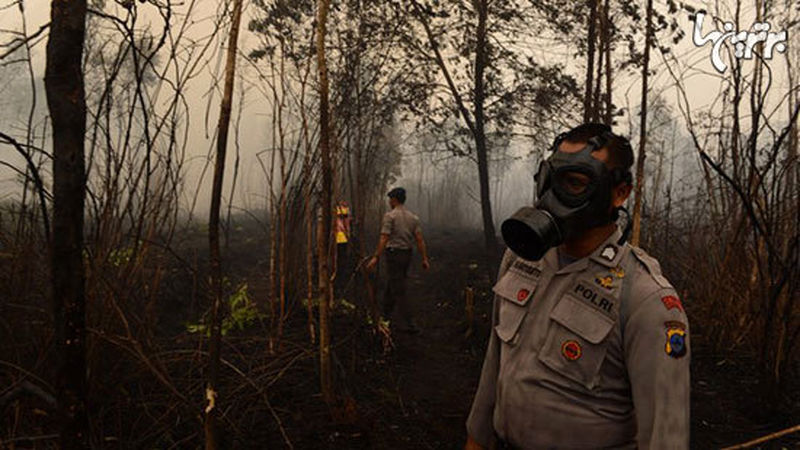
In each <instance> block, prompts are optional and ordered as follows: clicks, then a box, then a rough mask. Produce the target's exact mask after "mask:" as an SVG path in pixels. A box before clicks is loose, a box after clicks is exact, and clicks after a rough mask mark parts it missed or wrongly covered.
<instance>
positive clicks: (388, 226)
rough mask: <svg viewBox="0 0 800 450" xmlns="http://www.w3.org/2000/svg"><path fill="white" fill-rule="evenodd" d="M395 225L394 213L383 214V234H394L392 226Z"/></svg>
mask: <svg viewBox="0 0 800 450" xmlns="http://www.w3.org/2000/svg"><path fill="white" fill-rule="evenodd" d="M393 226H394V221H393V220H392V215H391V214H389V213H386V214H384V215H383V221H381V234H392V227H393Z"/></svg>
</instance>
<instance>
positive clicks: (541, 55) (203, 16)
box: [0, 0, 800, 217]
mask: <svg viewBox="0 0 800 450" xmlns="http://www.w3.org/2000/svg"><path fill="white" fill-rule="evenodd" d="M6 3H8V2H6ZM6 3H0V8H2V7H3V6H4V5H5V4H6ZM187 3H188V2H183V3H182V4H183V5H184V6H183V7H185V5H186V4H187ZM642 3H644V2H642ZM656 3H657V5H659V4H661V3H663V2H660V1H659V2H656ZM690 3H692V4H693V5H695V6H698V7H699V6H701V5H702V2H690ZM780 3H782V2H780ZM49 4H50V2H49V1H47V0H26V1H25V17H26V19H27V22H28V23H27V28H28V31H29V32H33V31H35V30H37V29H39V27H40V26H41V25H43V24H45V23H46V22H47V21H48V20H49V12H50V7H49ZM108 4H109V6H108V7H107V9H106V10H107V11H113V10H114V8H117V9H118V10H119V9H120V8H119V7H118V6H116V5H115V4H114V2H113V1H109V2H108ZM197 4H198V9H197V13H196V14H194V17H195V20H196V21H197V24H196V25H195V26H194V28H193V30H192V36H193V37H195V38H198V39H199V38H202V37H203V36H207V35H208V34H209V33H210V31H211V28H212V27H213V22H212V21H211V20H210V19H211V18H212V17H213V16H214V14H215V11H216V10H217V7H218V6H219V3H218V2H217V1H212V0H198V3H197ZM714 4H721V5H722V7H721V10H722V12H721V14H720V18H721V19H723V20H732V18H733V12H732V8H733V6H734V2H733V1H732V0H727V1H721V2H714V3H712V4H710V5H709V6H707V9H709V11H711V12H712V13H713V12H714V9H713V7H714ZM753 4H754V2H753ZM148 7H150V8H152V7H151V6H150V5H148V4H141V5H139V8H140V10H141V11H146V10H147V9H148ZM659 7H660V8H661V9H662V10H663V9H665V7H664V5H661V6H659ZM776 8H778V7H776ZM179 9H180V8H179ZM255 13H257V12H256V11H255V8H254V7H253V5H247V3H246V10H245V18H247V17H249V16H252V15H253V14H255ZM143 14H147V13H146V12H145V13H143ZM753 18H754V17H753V7H752V6H749V7H745V8H743V20H742V26H741V27H742V28H743V29H748V28H750V25H751V24H752V22H753ZM708 19H709V18H708V17H707V19H706V23H705V25H704V33H707V32H708V31H709V30H710V29H711V26H712V24H711V21H710V20H708ZM246 23H247V20H246V19H245V20H244V21H243V25H244V26H243V30H242V33H241V35H240V41H239V45H240V47H241V48H242V50H243V52H247V51H248V50H249V49H252V48H254V47H255V46H256V45H257V43H258V39H257V37H256V36H254V35H253V34H252V33H251V32H249V31H247V28H246ZM679 24H680V27H681V28H682V29H683V31H684V32H685V33H686V37H685V38H684V39H683V41H682V42H681V43H680V44H679V45H678V46H677V47H676V48H675V49H674V53H675V54H676V55H677V57H678V59H679V61H680V63H681V65H683V66H691V67H694V68H695V70H693V71H691V72H687V76H688V78H687V79H686V80H685V81H686V87H687V93H688V98H689V101H690V105H691V108H692V109H693V114H697V113H698V112H701V111H708V112H712V113H713V111H714V109H715V108H716V107H717V106H716V105H714V104H713V103H712V102H713V101H714V100H715V99H716V98H717V96H718V93H719V91H720V88H721V86H722V85H723V80H724V78H725V77H727V76H730V72H726V73H724V74H719V73H717V72H716V71H715V70H714V69H713V67H712V65H711V60H710V55H711V46H710V45H709V44H707V45H706V46H705V47H702V48H697V47H695V46H694V45H693V44H692V29H693V25H694V24H693V22H691V21H690V20H689V18H688V15H687V14H686V13H681V14H680V16H679ZM776 28H778V27H777V25H774V26H773V30H772V31H778V30H776ZM9 29H10V30H20V29H21V18H20V11H19V10H18V9H17V8H16V7H10V8H4V9H0V30H9ZM9 36H10V35H9V34H7V33H5V34H0V40H1V41H7V40H9V39H10V37H9ZM45 43H46V40H45V39H42V40H40V41H38V44H37V45H36V47H35V48H34V50H33V55H34V71H35V75H36V78H37V81H38V87H39V89H38V92H37V99H38V100H37V101H38V107H37V110H36V115H37V117H38V120H39V121H41V120H43V115H44V114H46V100H45V95H44V90H43V86H42V83H41V81H42V78H43V72H44V62H45V61H44V46H45ZM788 45H789V48H790V51H791V49H792V48H795V47H797V46H798V45H800V41H799V40H798V36H797V35H796V34H792V33H790V35H789V43H788ZM529 50H530V51H532V52H533V53H534V54H535V55H536V56H537V58H538V59H539V60H541V61H545V62H560V63H563V64H564V65H565V66H566V67H567V68H568V70H569V71H571V72H574V73H575V75H576V76H578V77H579V78H578V79H579V80H580V79H582V76H583V71H584V70H585V69H584V68H583V67H584V64H585V60H582V59H576V58H575V57H574V56H573V53H574V52H573V50H572V49H569V48H566V47H563V46H561V47H559V46H555V45H553V44H552V42H550V43H549V44H545V41H544V40H543V42H542V44H541V45H538V43H535V42H534V43H532V45H531V46H530V49H529ZM218 53H220V52H218ZM769 64H770V68H771V69H772V72H773V73H774V76H775V78H774V80H773V91H772V92H773V94H772V95H771V96H770V98H769V99H768V103H770V104H774V103H775V102H777V101H779V100H780V99H781V98H782V96H784V95H785V94H786V92H787V86H786V66H785V59H784V54H777V55H776V57H775V58H774V59H773V60H772V61H770V63H769ZM651 66H652V67H653V70H654V72H655V75H654V76H653V77H652V78H651V80H652V81H651V83H652V86H653V89H652V94H651V95H655V94H657V93H658V94H661V95H663V96H664V98H665V99H666V100H667V102H668V103H670V104H672V105H676V103H675V102H676V101H677V98H678V96H677V92H676V90H675V89H674V88H672V86H673V80H672V78H671V77H670V75H669V73H668V72H667V70H665V68H664V64H663V62H662V59H661V57H660V55H659V54H658V52H653V53H652V64H651ZM216 67H221V66H218V64H217V60H216V59H215V60H214V61H213V62H212V64H209V70H208V71H206V72H204V74H203V75H202V76H200V77H198V78H196V79H194V80H193V81H192V82H191V83H190V87H189V90H188V91H187V92H186V98H187V100H188V102H189V105H190V110H191V114H192V117H191V120H192V122H191V123H192V126H191V130H190V133H189V136H190V137H189V145H188V149H189V159H190V161H191V162H190V164H189V172H188V176H187V186H186V187H187V194H188V195H191V194H193V192H194V189H195V186H196V184H197V182H198V180H199V174H200V172H201V170H202V168H203V166H204V164H205V161H206V159H205V156H206V155H207V154H208V152H209V149H210V147H211V145H212V143H213V142H212V137H213V130H214V127H215V126H216V115H217V110H218V108H219V102H218V98H215V99H214V100H213V102H212V104H211V109H210V116H209V121H208V129H206V127H205V125H204V120H203V119H204V116H205V109H206V105H207V103H208V97H207V96H206V95H205V94H206V93H207V92H206V91H208V89H209V86H211V84H212V78H211V75H210V72H211V71H213V70H215V68H216ZM239 67H240V68H241V69H243V70H244V71H245V72H244V76H245V78H247V77H248V75H253V74H254V72H253V71H252V69H251V68H248V67H246V65H245V64H241V63H240V65H239ZM751 67H752V63H751V62H750V63H746V64H745V69H746V70H749V69H748V68H751ZM729 70H730V69H729ZM8 74H9V70H8V68H5V69H3V68H0V77H5V78H6V79H5V80H0V130H2V131H4V132H6V133H9V134H12V135H16V136H24V125H25V123H26V121H27V113H28V108H29V103H28V101H26V99H25V98H20V96H19V95H18V94H16V95H15V93H13V92H12V93H9V89H8V88H9V85H10V83H9V76H8ZM12 87H13V90H17V91H18V90H20V89H22V90H24V89H27V90H28V91H29V90H30V88H29V81H27V80H26V77H25V76H24V72H23V73H22V75H18V76H17V77H16V79H15V81H14V82H13V85H12ZM237 88H241V86H237ZM614 89H615V90H614V103H615V104H616V105H618V106H628V107H630V110H632V111H635V110H636V109H637V108H638V104H639V98H640V95H641V92H640V91H641V85H640V83H639V75H638V74H636V75H624V76H618V77H616V79H615V87H614ZM651 98H652V97H651ZM15 99H16V100H15ZM245 99H246V100H245V104H244V105H243V108H242V117H241V125H240V136H239V139H240V143H241V152H242V168H241V174H242V179H243V180H244V182H243V183H242V184H240V188H241V190H240V192H239V195H237V196H236V198H235V204H236V205H237V206H242V207H245V206H247V207H257V206H261V205H263V202H264V193H265V189H266V182H265V181H264V177H263V175H262V174H261V169H260V168H259V166H258V164H257V160H256V156H255V155H256V154H257V153H258V152H260V151H263V150H264V149H265V148H267V147H268V146H269V139H270V134H269V129H270V126H269V124H270V114H269V110H270V108H269V105H268V103H267V102H266V101H265V99H264V98H263V95H262V94H261V93H259V92H258V90H256V89H250V90H249V91H247V95H246V97H245ZM238 100H239V94H238V93H237V94H236V99H235V104H234V117H233V120H235V119H236V113H237V110H238ZM676 113H677V109H676ZM777 114H779V115H785V111H783V112H781V111H778V113H777ZM633 122H634V123H636V122H638V119H637V118H633ZM628 123H629V117H628V116H625V117H623V118H622V119H621V121H620V127H618V128H617V131H618V132H620V133H623V134H627V133H628V132H629V131H630V130H629V127H628ZM232 133H233V132H232ZM234 138H235V136H234V135H233V134H232V135H231V137H230V139H229V148H230V149H231V150H230V151H229V155H230V159H229V160H228V161H229V162H228V168H229V173H228V174H227V175H226V178H227V180H229V179H230V169H231V167H232V162H233V159H232V158H233V140H234ZM408 141H409V142H413V140H408ZM634 141H635V139H634ZM527 150H528V149H527V148H526V147H525V146H524V143H515V148H513V149H512V153H517V154H519V155H524V154H526V153H527ZM0 155H2V156H0V157H1V158H2V159H3V160H4V161H6V162H10V163H13V164H19V161H18V160H17V159H16V158H15V157H14V156H13V154H12V151H11V149H10V147H2V151H0ZM408 163H409V164H406V167H405V168H404V169H405V170H404V174H406V177H405V178H404V179H403V180H400V182H399V183H400V184H402V183H411V182H412V181H413V180H415V177H413V172H414V167H415V166H414V164H413V161H410V160H409V161H408ZM533 170H534V168H533V162H532V161H529V160H522V161H519V162H518V163H516V164H514V165H512V167H511V168H510V170H509V173H508V175H507V176H508V178H509V180H512V181H510V182H509V183H506V185H507V186H508V185H516V184H522V186H518V188H515V189H507V190H506V191H508V194H507V195H506V196H505V197H506V198H505V199H504V200H503V201H502V204H503V205H505V207H504V208H502V209H503V211H501V212H500V214H499V215H500V216H501V217H502V215H503V214H505V213H506V210H513V209H515V208H516V206H517V204H518V203H520V202H524V201H527V199H529V198H530V194H529V193H530V191H531V189H530V188H529V187H528V186H525V184H526V183H530V176H531V173H532V171H533ZM210 176H211V173H210V171H209V173H208V174H207V175H206V179H205V181H204V186H207V185H209V184H210ZM476 177H477V173H476ZM10 180H13V176H12V175H11V173H10V172H9V171H8V170H7V169H2V168H0V200H2V199H3V198H6V197H7V196H8V195H10V194H11V191H13V190H14V189H15V187H16V186H17V184H16V182H13V181H10ZM227 184H228V183H226V185H227ZM203 192H207V190H203ZM226 195H227V194H226ZM206 204H207V195H205V194H204V195H202V196H201V198H200V200H199V203H198V212H202V211H204V210H205V209H206V207H205V205H206Z"/></svg>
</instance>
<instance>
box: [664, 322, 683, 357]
mask: <svg viewBox="0 0 800 450" xmlns="http://www.w3.org/2000/svg"><path fill="white" fill-rule="evenodd" d="M664 350H665V351H666V352H667V355H669V356H671V357H672V358H681V357H683V356H684V355H686V330H685V329H681V328H677V327H670V328H667V343H666V345H665V346H664Z"/></svg>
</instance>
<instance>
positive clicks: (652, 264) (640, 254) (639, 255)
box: [631, 246, 672, 288]
mask: <svg viewBox="0 0 800 450" xmlns="http://www.w3.org/2000/svg"><path fill="white" fill-rule="evenodd" d="M631 251H632V253H633V255H634V256H636V259H638V260H639V262H641V263H642V264H643V265H644V266H645V267H646V268H647V271H648V272H649V273H650V275H651V276H652V277H653V280H655V282H656V284H658V285H659V286H660V287H662V288H671V287H672V285H671V284H670V283H669V280H667V279H666V278H664V276H663V275H662V274H661V266H660V265H659V264H658V261H656V259H655V258H653V257H652V256H650V255H648V254H647V253H646V252H645V251H644V250H642V249H641V248H639V247H634V246H631Z"/></svg>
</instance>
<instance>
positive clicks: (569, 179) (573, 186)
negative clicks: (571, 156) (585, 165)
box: [556, 170, 592, 196]
mask: <svg viewBox="0 0 800 450" xmlns="http://www.w3.org/2000/svg"><path fill="white" fill-rule="evenodd" d="M591 181H592V180H591V178H589V177H588V176H587V175H586V174H584V173H580V172H575V171H571V170H570V171H561V172H559V173H558V174H557V175H556V182H557V183H558V184H559V185H561V188H562V189H564V192H565V193H567V194H569V195H574V196H581V195H583V194H585V193H586V190H587V189H588V188H589V184H590V183H591Z"/></svg>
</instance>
